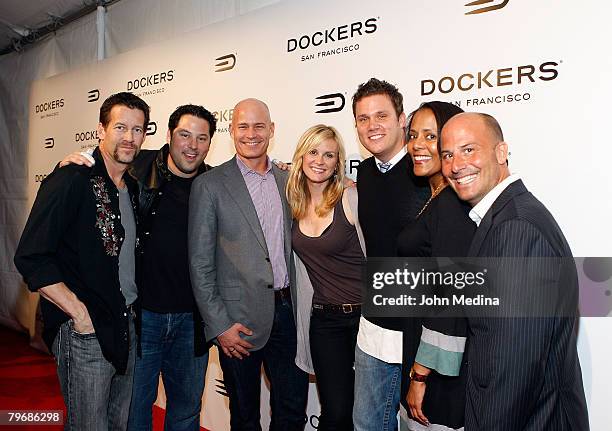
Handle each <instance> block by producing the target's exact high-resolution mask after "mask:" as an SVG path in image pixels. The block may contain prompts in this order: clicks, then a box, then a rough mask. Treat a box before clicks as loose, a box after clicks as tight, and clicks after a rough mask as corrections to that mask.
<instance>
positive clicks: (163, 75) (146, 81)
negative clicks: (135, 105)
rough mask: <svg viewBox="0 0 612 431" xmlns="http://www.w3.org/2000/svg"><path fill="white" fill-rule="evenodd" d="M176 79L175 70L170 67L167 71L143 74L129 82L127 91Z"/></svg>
mask: <svg viewBox="0 0 612 431" xmlns="http://www.w3.org/2000/svg"><path fill="white" fill-rule="evenodd" d="M173 79H174V70H172V69H170V70H168V71H166V72H159V73H154V74H152V75H149V76H142V77H139V78H136V79H133V80H130V81H128V82H127V91H132V90H138V89H141V88H146V87H151V86H153V85H159V84H163V83H165V82H171V81H172V80H173Z"/></svg>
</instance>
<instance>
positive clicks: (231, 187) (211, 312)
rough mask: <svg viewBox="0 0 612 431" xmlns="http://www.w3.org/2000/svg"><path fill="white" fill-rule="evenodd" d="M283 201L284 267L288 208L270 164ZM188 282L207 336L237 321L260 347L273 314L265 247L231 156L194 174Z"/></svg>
mask: <svg viewBox="0 0 612 431" xmlns="http://www.w3.org/2000/svg"><path fill="white" fill-rule="evenodd" d="M272 171H273V174H274V177H275V179H276V184H277V186H278V191H279V193H280V196H281V202H282V205H283V216H284V217H283V226H279V227H278V228H279V229H283V231H284V235H285V237H284V243H285V261H286V263H287V270H288V271H290V260H291V259H290V254H291V213H290V210H289V206H288V204H287V199H286V198H285V185H286V184H287V173H286V172H282V171H281V170H279V169H278V168H277V167H276V166H274V165H272ZM188 231H189V237H188V238H189V239H188V241H189V263H190V274H191V283H192V286H193V293H194V296H195V300H196V303H197V305H198V309H199V310H200V314H201V315H202V317H203V319H204V323H205V327H204V333H205V335H206V339H207V340H212V339H214V338H215V337H217V336H218V335H219V334H221V333H223V332H225V331H226V330H227V329H229V328H230V327H231V326H232V325H233V324H234V323H236V322H239V323H242V324H243V325H245V326H246V327H248V328H250V329H251V330H252V331H253V335H252V336H245V337H244V338H245V339H246V340H248V341H249V342H250V343H252V344H253V346H254V347H253V350H258V349H261V348H262V347H263V346H264V345H265V344H266V342H267V341H268V338H269V337H270V331H271V329H272V321H273V318H274V290H273V285H274V283H273V281H274V279H273V274H272V265H271V263H270V257H269V255H268V247H267V245H266V241H265V239H264V235H263V231H262V229H261V225H260V223H259V219H258V218H257V213H256V211H255V206H254V205H253V201H252V200H251V196H250V195H249V191H248V189H247V187H246V183H245V182H244V179H243V177H242V173H241V172H240V169H239V168H238V165H237V164H236V157H233V158H232V159H231V160H229V161H227V162H225V163H223V164H222V165H221V166H219V167H217V168H215V169H213V170H211V171H209V172H206V173H205V174H203V175H200V176H199V177H197V178H196V179H195V180H194V182H193V185H192V187H191V195H190V197H189V230H188Z"/></svg>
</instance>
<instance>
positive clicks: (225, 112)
mask: <svg viewBox="0 0 612 431" xmlns="http://www.w3.org/2000/svg"><path fill="white" fill-rule="evenodd" d="M212 114H213V116H214V117H215V120H217V131H216V134H221V133H229V129H230V126H229V125H230V123H231V122H232V118H233V117H234V108H230V109H219V110H217V111H213V113H212Z"/></svg>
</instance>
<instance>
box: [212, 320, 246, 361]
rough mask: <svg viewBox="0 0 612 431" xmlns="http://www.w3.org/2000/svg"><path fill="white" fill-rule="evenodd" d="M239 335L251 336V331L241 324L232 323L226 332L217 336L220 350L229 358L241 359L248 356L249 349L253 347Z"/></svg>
mask: <svg viewBox="0 0 612 431" xmlns="http://www.w3.org/2000/svg"><path fill="white" fill-rule="evenodd" d="M240 333H243V334H245V335H253V331H251V330H250V329H249V328H247V327H246V326H244V325H243V324H242V323H234V324H233V325H232V326H231V327H230V328H229V329H228V330H227V331H225V332H224V333H222V334H220V335H219V336H217V341H218V342H219V346H221V350H223V353H225V355H227V356H228V357H230V358H232V357H233V358H237V359H242V357H243V355H244V356H249V355H250V353H249V351H248V349H251V348H252V347H253V345H252V344H251V343H249V342H248V341H246V340H244V339H242V337H241V336H240Z"/></svg>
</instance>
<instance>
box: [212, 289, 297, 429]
mask: <svg viewBox="0 0 612 431" xmlns="http://www.w3.org/2000/svg"><path fill="white" fill-rule="evenodd" d="M219 350H220V349H219ZM295 352H296V330H295V323H294V320H293V308H292V306H291V302H290V301H289V300H286V299H280V298H278V297H277V298H276V305H275V308H274V323H273V324H272V332H271V333H270V338H269V339H268V342H267V343H266V345H265V346H264V347H263V348H262V349H260V350H255V351H251V354H250V355H249V356H246V357H244V358H243V359H236V358H228V357H227V356H225V354H224V353H223V352H221V351H220V352H219V362H220V364H221V369H222V370H223V380H224V382H225V387H226V389H227V393H228V395H229V408H230V427H231V429H232V431H261V424H260V395H261V365H262V363H263V366H264V370H265V372H266V375H267V376H268V379H269V381H270V408H271V410H272V418H271V421H270V431H303V430H304V425H305V424H306V404H307V402H308V374H306V373H305V372H303V371H302V370H300V369H299V368H298V367H297V366H296V365H295Z"/></svg>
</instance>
